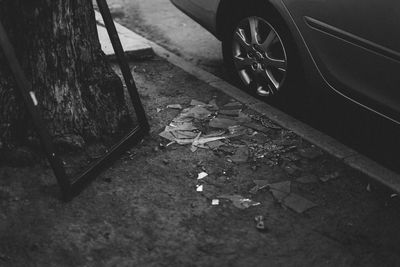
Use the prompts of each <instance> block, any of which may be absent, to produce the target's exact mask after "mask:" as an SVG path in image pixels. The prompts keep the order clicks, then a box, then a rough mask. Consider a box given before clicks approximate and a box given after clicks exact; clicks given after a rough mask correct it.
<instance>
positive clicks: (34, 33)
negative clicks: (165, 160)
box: [0, 0, 129, 155]
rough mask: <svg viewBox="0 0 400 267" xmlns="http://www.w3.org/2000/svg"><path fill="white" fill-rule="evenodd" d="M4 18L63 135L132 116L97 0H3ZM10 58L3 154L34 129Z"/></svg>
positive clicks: (3, 84) (103, 132) (77, 139)
mask: <svg viewBox="0 0 400 267" xmlns="http://www.w3.org/2000/svg"><path fill="white" fill-rule="evenodd" d="M0 20H1V22H2V23H3V25H4V27H5V29H6V31H7V33H8V35H9V37H10V39H11V42H12V43H13V44H14V46H15V49H16V52H17V55H18V58H19V60H20V62H21V64H22V66H23V68H24V71H25V72H26V74H27V76H28V78H29V79H30V81H31V82H32V85H33V89H34V91H35V93H36V96H37V99H38V101H39V105H40V110H41V111H42V115H43V116H44V118H45V120H46V122H47V125H48V126H49V130H50V134H51V135H52V136H53V137H54V141H55V142H56V143H67V144H74V143H82V142H84V141H86V142H87V141H89V140H93V139H99V138H102V137H103V136H107V135H111V134H113V133H115V132H117V131H118V130H119V129H120V128H121V127H122V126H123V125H124V124H126V123H129V119H128V111H127V108H126V105H125V103H124V97H123V94H121V92H122V90H121V88H122V83H121V81H120V79H119V77H118V76H117V75H116V74H115V73H114V72H113V70H112V69H111V67H110V66H109V65H108V64H107V62H106V61H105V58H104V54H103V53H102V52H101V48H100V44H99V40H98V36H97V31H96V21H95V18H94V12H93V5H92V2H91V0H0ZM6 65H7V64H6V63H5V60H4V55H3V54H2V52H0V154H1V153H3V155H4V154H5V152H4V151H9V150H11V149H13V148H15V147H17V146H19V145H21V144H24V143H25V142H27V140H29V138H30V136H31V134H32V128H31V127H32V125H31V123H30V117H29V115H28V114H27V112H26V110H25V108H24V106H23V105H22V102H21V99H20V96H19V95H18V93H17V90H16V87H15V84H14V81H13V78H12V75H11V74H10V71H9V69H8V67H7V66H6ZM1 151H3V152H1Z"/></svg>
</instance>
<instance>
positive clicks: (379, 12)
mask: <svg viewBox="0 0 400 267" xmlns="http://www.w3.org/2000/svg"><path fill="white" fill-rule="evenodd" d="M171 2H172V3H173V4H174V5H175V6H177V7H178V8H179V9H181V10H182V11H183V12H184V13H186V14H187V15H189V16H190V17H192V18H193V19H194V20H195V21H197V22H198V23H199V24H201V25H202V26H203V27H204V28H206V29H207V30H208V31H210V32H211V33H212V34H214V35H215V36H216V37H217V38H218V39H219V40H221V41H222V49H223V56H224V61H225V63H226V66H227V68H228V70H229V71H230V73H231V74H232V76H233V78H234V79H235V80H236V81H237V82H239V83H240V84H241V86H242V87H243V88H244V89H245V90H247V91H249V92H250V93H254V94H257V95H260V96H262V97H270V98H271V97H276V96H279V95H281V96H284V97H291V96H293V97H295V95H296V93H299V92H296V91H295V90H298V89H299V86H295V85H296V81H297V79H298V78H299V76H301V77H306V78H307V79H308V80H309V81H311V82H312V83H313V84H314V87H316V88H318V89H323V88H328V89H329V90H333V91H334V92H336V93H337V94H339V95H341V96H343V97H345V98H346V99H348V100H351V101H353V102H355V103H356V104H358V105H361V106H363V107H364V108H367V109H369V110H371V111H373V112H376V113H378V114H380V115H382V116H384V117H386V118H388V119H390V120H392V121H394V122H396V123H400V31H399V30H398V29H400V19H399V18H400V17H399V15H400V1H398V0H386V1H383V2H382V1H378V0H368V1H360V0H324V1H323V0H247V1H245V0H171Z"/></svg>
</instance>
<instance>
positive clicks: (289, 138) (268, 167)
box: [0, 58, 400, 266]
mask: <svg viewBox="0 0 400 267" xmlns="http://www.w3.org/2000/svg"><path fill="white" fill-rule="evenodd" d="M132 69H133V71H134V76H135V79H136V82H137V84H138V87H139V89H140V94H141V96H142V100H143V102H144V105H145V108H146V111H147V113H148V117H149V121H150V124H151V133H150V135H149V136H148V137H146V138H145V139H144V140H143V142H142V143H141V144H140V145H138V146H136V147H133V148H132V149H131V150H129V151H128V152H127V153H125V154H124V155H123V157H122V158H121V159H120V160H118V161H117V162H116V163H115V164H113V166H112V167H111V168H110V169H108V170H107V171H105V172H104V173H102V174H101V175H100V176H99V177H98V178H97V179H96V180H95V181H94V182H93V183H91V184H90V185H89V187H88V188H86V190H84V191H83V192H82V193H81V194H80V195H79V196H78V197H76V198H75V199H73V200H72V201H71V202H68V203H64V202H62V201H61V200H60V199H59V191H58V187H57V184H56V182H55V179H54V177H53V175H52V171H51V169H50V168H49V166H48V165H47V164H46V163H45V161H43V162H42V163H40V164H35V165H34V166H25V167H11V166H2V167H0V200H1V201H0V266H400V246H399V241H400V227H399V225H400V216H399V215H400V212H399V203H400V201H398V199H397V197H396V196H391V193H390V192H387V191H385V190H384V189H382V188H380V187H378V186H376V185H374V184H369V182H370V181H368V180H367V179H366V178H365V177H363V176H362V175H360V174H359V173H357V172H355V171H353V170H350V169H348V168H346V167H345V166H344V165H343V164H342V163H340V162H337V161H336V160H335V159H333V158H332V157H330V156H329V155H327V154H325V153H323V152H322V151H319V150H318V149H317V148H315V147H312V146H311V145H310V144H309V143H307V142H306V141H304V140H302V139H301V138H299V137H297V136H296V135H294V134H293V133H291V132H290V131H287V130H285V129H280V128H279V127H270V128H266V129H265V133H264V134H263V136H264V137H263V138H264V139H263V138H261V139H259V140H258V142H259V143H260V144H261V145H262V144H263V143H265V142H272V143H274V142H279V143H280V144H283V146H288V145H290V148H291V149H290V150H284V149H283V150H280V153H274V154H273V157H269V158H260V159H257V160H250V159H249V160H247V161H246V162H243V163H235V162H233V161H232V160H229V159H230V158H231V157H232V155H231V154H229V151H228V150H229V149H228V148H229V146H228V148H225V149H222V148H221V149H216V150H211V149H198V150H197V151H196V152H192V151H191V150H190V145H189V146H187V145H186V146H181V145H178V144H172V145H170V146H167V147H166V146H165V144H167V143H169V141H167V140H165V139H164V138H162V137H160V136H159V133H160V132H162V131H163V130H164V128H165V126H166V125H168V124H169V123H170V122H171V120H172V119H173V118H175V117H176V116H177V115H178V113H179V112H180V111H179V110H175V109H168V108H166V106H167V105H169V104H181V105H182V106H183V107H188V106H189V104H190V102H191V100H192V99H195V100H199V101H203V102H205V103H208V102H209V101H210V100H212V99H216V102H217V104H218V106H222V105H224V104H226V103H229V102H230V101H231V99H229V98H228V97H227V96H226V95H223V94H221V93H220V92H218V91H215V90H213V89H212V88H210V87H208V86H207V85H205V84H204V83H202V82H200V81H198V80H197V79H195V78H194V77H192V76H190V75H188V74H187V73H185V72H183V71H182V70H180V69H178V68H176V67H174V66H172V65H170V64H169V63H167V62H165V61H164V60H161V59H159V58H154V59H152V60H146V61H143V62H136V63H134V64H132ZM244 112H245V113H247V114H252V112H251V111H249V110H244ZM267 123H270V122H268V121H267ZM268 125H272V124H268ZM243 142H244V140H242V139H241V138H236V139H233V140H231V141H230V144H232V145H237V144H241V143H243ZM160 144H162V145H160ZM307 151H308V152H310V151H311V152H312V153H307ZM203 171H204V172H207V173H208V174H209V175H208V177H206V178H204V180H203V181H202V182H201V183H202V184H203V186H204V191H203V192H196V185H197V184H198V183H199V182H198V181H197V175H198V173H200V172H203ZM332 173H334V174H335V179H331V180H329V181H326V182H323V181H321V179H322V178H323V177H327V176H329V175H331V174H332ZM310 176H314V177H315V178H316V180H315V181H313V182H310V183H301V182H299V180H298V178H300V177H310ZM254 180H262V181H266V182H268V183H271V184H272V183H276V182H281V181H291V191H293V192H295V193H296V194H298V195H299V196H302V197H304V198H306V199H308V200H310V201H312V202H313V203H315V204H316V205H317V206H316V207H314V208H311V209H309V210H307V211H305V212H303V213H297V212H295V211H293V210H291V209H290V208H287V206H285V205H283V204H281V203H279V202H278V201H277V200H276V198H274V197H273V195H272V194H271V192H270V191H269V190H268V188H264V189H261V190H258V191H256V192H253V193H250V191H251V189H252V188H253V187H254V185H255V184H254ZM322 180H323V179H322ZM222 194H228V195H232V194H237V195H241V196H243V197H245V198H249V199H252V200H253V201H256V202H259V203H260V205H257V206H251V207H248V208H245V207H244V208H238V207H236V206H235V205H233V203H232V202H231V201H229V200H227V199H222V198H220V199H219V200H220V203H219V205H216V206H213V205H212V204H211V201H212V200H213V199H217V198H218V196H221V195H222ZM259 215H262V216H263V217H264V218H265V219H264V223H265V227H266V229H265V230H264V231H262V230H259V229H257V228H256V223H255V221H254V218H255V216H259Z"/></svg>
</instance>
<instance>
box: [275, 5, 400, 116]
mask: <svg viewBox="0 0 400 267" xmlns="http://www.w3.org/2000/svg"><path fill="white" fill-rule="evenodd" d="M283 1H284V3H285V5H286V6H287V7H288V9H289V11H290V12H291V15H292V17H293V18H294V20H295V21H296V23H297V25H298V27H299V29H300V31H301V33H302V35H303V38H304V39H305V42H306V43H307V45H308V47H309V50H310V52H311V54H312V56H313V58H314V60H315V63H316V65H317V67H318V68H319V70H320V72H321V73H322V75H323V76H324V78H325V79H326V80H327V81H328V82H329V83H330V85H331V86H333V87H334V88H335V89H336V90H338V91H340V92H341V93H344V94H345V95H347V96H350V97H351V98H356V99H358V100H362V102H363V103H366V102H367V103H368V105H369V104H370V103H371V105H375V106H376V107H378V106H379V107H381V106H388V107H389V108H390V109H391V110H393V111H395V112H400V90H399V89H398V87H399V86H398V85H399V84H400V78H399V73H400V52H399V51H400V33H399V32H398V31H397V29H398V26H400V20H399V19H397V17H398V16H397V15H396V14H400V2H398V1H397V0H387V1H385V2H380V1H378V0H368V1H358V0H304V1H296V0H283ZM365 101H366V102H365ZM374 108H375V107H374Z"/></svg>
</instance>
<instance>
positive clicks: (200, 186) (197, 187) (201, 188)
mask: <svg viewBox="0 0 400 267" xmlns="http://www.w3.org/2000/svg"><path fill="white" fill-rule="evenodd" d="M203 189H204V187H203V185H196V191H197V192H203Z"/></svg>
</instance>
